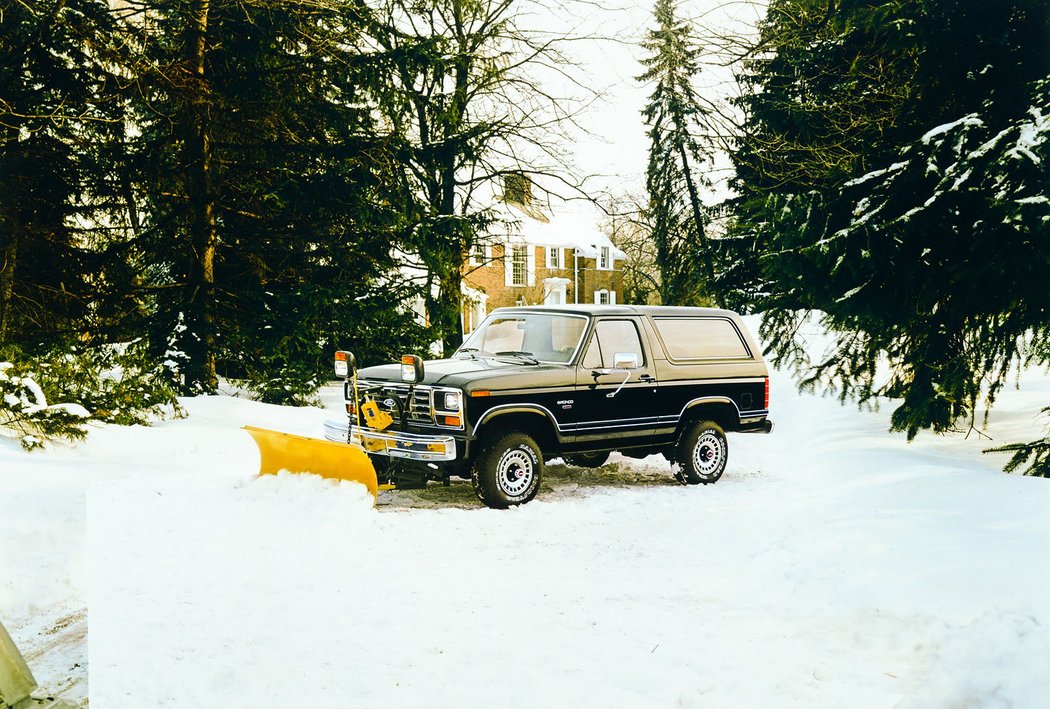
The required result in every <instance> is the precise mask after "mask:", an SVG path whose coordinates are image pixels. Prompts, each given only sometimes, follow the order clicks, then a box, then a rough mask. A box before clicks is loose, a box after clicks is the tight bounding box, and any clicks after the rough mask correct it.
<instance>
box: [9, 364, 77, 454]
mask: <svg viewBox="0 0 1050 709" xmlns="http://www.w3.org/2000/svg"><path fill="white" fill-rule="evenodd" d="M90 416H91V415H90V414H89V413H88V411H87V410H86V409H84V407H82V406H80V405H78V404H71V403H63V404H54V405H49V404H48V403H47V398H46V397H45V396H44V392H43V390H42V389H41V387H40V385H39V384H38V383H37V381H36V379H34V377H33V376H32V375H31V374H30V373H28V372H26V371H24V370H23V369H22V368H21V367H19V366H16V365H15V364H14V363H12V362H0V435H3V436H5V437H7V438H14V439H16V440H18V442H19V443H20V444H21V445H22V447H23V448H25V449H26V450H34V449H36V448H40V447H42V446H43V445H44V443H45V442H47V441H50V440H54V439H65V440H69V441H77V440H81V439H83V438H84V436H86V435H87V429H86V428H85V424H86V422H87V421H88V419H89V418H90Z"/></svg>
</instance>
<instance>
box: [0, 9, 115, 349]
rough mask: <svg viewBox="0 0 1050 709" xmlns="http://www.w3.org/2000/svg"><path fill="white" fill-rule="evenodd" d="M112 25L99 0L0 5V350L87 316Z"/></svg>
mask: <svg viewBox="0 0 1050 709" xmlns="http://www.w3.org/2000/svg"><path fill="white" fill-rule="evenodd" d="M112 24H113V23H112V20H111V17H110V15H109V12H108V5H107V3H106V2H105V0H40V1H38V2H19V1H3V2H0V346H2V345H4V344H12V343H17V344H21V345H34V344H39V343H40V342H42V341H45V340H49V339H53V338H63V337H68V336H69V335H70V334H71V333H72V332H74V331H75V329H76V323H77V321H78V320H82V319H83V318H85V317H87V316H89V315H90V314H91V312H90V311H91V306H90V305H89V302H90V301H91V300H93V293H94V290H95V288H96V287H97V285H98V284H97V283H95V282H92V274H94V273H97V272H98V270H99V263H98V248H95V247H96V245H98V244H99V243H100V242H104V241H105V230H104V228H102V226H101V225H99V224H98V222H97V220H96V218H97V217H98V216H99V214H98V212H97V211H96V207H97V205H96V203H95V195H94V194H93V192H92V189H91V188H92V186H93V185H94V184H96V183H98V182H100V181H101V180H102V174H103V170H101V169H99V167H98V165H97V163H95V162H93V161H92V160H91V159H90V157H91V153H92V149H93V147H94V145H95V144H96V143H97V142H99V141H104V140H105V136H106V133H107V127H108V125H109V124H110V123H111V122H112V121H113V120H114V119H115V116H116V106H115V104H114V102H113V101H112V100H111V98H112V95H113V88H114V86H113V75H112V72H111V68H112V64H111V62H110V61H109V60H111V59H112V56H113V54H114V52H113V50H112V48H111V47H110V46H109V42H110V41H111V37H112V35H111V31H112Z"/></svg>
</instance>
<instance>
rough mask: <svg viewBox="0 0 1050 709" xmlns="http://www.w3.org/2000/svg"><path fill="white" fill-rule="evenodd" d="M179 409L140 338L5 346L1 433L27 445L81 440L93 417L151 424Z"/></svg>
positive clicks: (0, 361)
mask: <svg viewBox="0 0 1050 709" xmlns="http://www.w3.org/2000/svg"><path fill="white" fill-rule="evenodd" d="M49 401H52V402H61V403H57V404H48V402H49ZM182 415H184V411H183V409H182V407H181V406H180V405H179V401H178V393H177V391H176V389H175V387H174V385H173V384H172V383H171V380H170V378H169V377H168V376H167V375H166V372H165V371H164V369H163V365H162V364H161V363H160V362H157V361H155V360H154V359H153V358H151V357H150V355H149V353H148V351H147V349H146V346H145V344H144V343H142V342H132V343H127V344H120V345H106V346H103V347H92V348H86V347H83V346H80V345H69V346H64V347H59V348H55V349H54V350H52V351H51V352H49V353H46V354H41V355H36V356H30V355H26V354H24V353H23V352H21V351H19V350H12V349H9V350H6V351H5V352H3V353H0V435H5V436H7V437H11V438H17V439H18V440H19V441H20V443H21V445H22V447H23V448H25V449H26V450H33V449H36V448H40V447H42V446H43V445H44V443H45V442H47V441H50V440H69V441H76V440H80V439H83V438H84V436H85V435H87V429H86V424H87V423H88V422H89V421H101V422H104V423H113V424H118V425H122V426H132V425H148V424H150V423H151V422H152V421H155V420H157V419H163V418H169V417H178V416H182Z"/></svg>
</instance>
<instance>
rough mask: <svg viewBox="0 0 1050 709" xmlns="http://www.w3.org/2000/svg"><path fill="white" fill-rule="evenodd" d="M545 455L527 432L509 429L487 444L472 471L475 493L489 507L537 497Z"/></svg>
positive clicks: (513, 503) (497, 506)
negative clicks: (511, 431) (506, 432)
mask: <svg viewBox="0 0 1050 709" xmlns="http://www.w3.org/2000/svg"><path fill="white" fill-rule="evenodd" d="M542 475H543V455H542V453H541V452H540V447H539V445H537V443H536V441H535V440H534V439H533V438H532V436H529V435H528V434H525V433H508V434H506V435H503V436H500V437H498V438H496V439H494V440H493V441H491V442H490V443H489V444H487V445H486V446H484V448H483V449H482V451H481V453H480V454H479V455H478V457H477V459H476V460H475V461H474V469H473V472H472V474H471V482H472V483H473V484H474V493H475V494H476V495H477V496H478V499H480V500H481V501H482V502H484V503H485V504H486V505H487V506H489V507H494V508H496V509H506V508H507V507H513V506H514V505H524V504H525V503H526V502H528V501H529V500H531V499H532V498H534V497H536V493H537V492H538V491H539V489H540V478H541V477H542Z"/></svg>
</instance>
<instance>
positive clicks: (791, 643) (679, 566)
mask: <svg viewBox="0 0 1050 709" xmlns="http://www.w3.org/2000/svg"><path fill="white" fill-rule="evenodd" d="M325 396H326V403H327V404H328V408H329V409H330V410H337V409H338V407H339V401H338V396H339V395H338V392H337V391H336V390H335V389H332V390H328V391H326V393H325ZM1047 400H1050V377H1047V376H1045V375H1040V374H1038V373H1029V374H1027V375H1025V376H1024V377H1023V378H1022V379H1021V390H1020V391H1017V392H1015V391H1011V392H1007V393H1004V394H1003V395H1002V396H1001V398H1000V403H999V405H998V406H997V408H996V410H995V412H994V413H993V417H992V420H991V423H990V426H989V427H988V429H987V430H988V432H989V433H991V435H993V436H995V437H996V439H997V441H996V442H1000V441H1004V442H1005V441H1009V440H1020V439H1026V438H1031V437H1034V436H1035V435H1036V434H1037V433H1039V431H1040V427H1039V422H1038V421H1037V420H1035V419H1034V418H1033V414H1034V412H1036V411H1037V410H1038V409H1039V405H1040V402H1045V401H1047ZM185 403H186V407H187V408H188V410H189V411H190V416H189V418H187V419H185V420H179V421H172V422H165V423H161V424H158V425H156V426H154V427H152V428H117V427H107V428H100V429H96V430H93V431H92V433H91V436H90V438H89V439H88V441H87V442H86V443H85V444H82V445H80V446H78V447H77V448H58V449H54V450H50V451H47V452H44V453H37V454H25V453H23V452H21V451H20V450H19V449H17V448H16V447H15V446H14V445H13V444H9V443H7V442H2V443H0V569H2V570H3V573H2V574H0V619H2V620H3V622H4V624H5V625H6V626H7V628H8V629H9V630H10V631H11V633H12V636H13V637H14V638H15V640H16V642H17V643H18V644H19V645H20V646H21V647H22V649H23V651H24V652H25V654H26V655H27V656H28V659H29V660H30V663H31V665H32V666H33V669H34V672H35V673H36V675H37V679H38V680H39V681H40V683H41V685H42V689H43V691H44V692H49V693H58V694H62V695H63V696H65V697H67V698H70V699H73V700H77V701H80V702H82V703H84V704H86V703H87V700H88V697H89V696H90V701H91V706H92V707H96V708H100V709H102V708H109V707H115V708H124V707H135V708H140V707H156V706H175V707H231V706H233V707H236V706H256V707H306V706H316V707H423V706H471V707H475V706H476V707H482V706H484V707H491V706H496V707H538V706H564V707H668V706H682V707H693V706H695V707H701V706H702V707H792V706H797V707H843V706H849V707H916V708H923V709H925V708H927V707H962V706H965V707H1009V706H1014V707H1037V706H1047V705H1048V703H1050V674H1048V673H1047V672H1046V658H1047V657H1050V593H1048V591H1047V589H1048V588H1050V552H1048V551H1047V547H1046V540H1047V539H1048V538H1050V481H1047V480H1040V479H1032V478H1025V477H1021V476H1019V475H1006V474H1003V473H1002V472H1001V471H1000V468H1001V466H1002V463H1003V462H1004V458H1003V457H1002V456H999V457H994V456H989V455H982V454H981V453H980V451H981V450H982V449H983V448H986V447H988V446H989V445H990V444H989V443H988V441H986V440H984V441H981V440H975V438H974V437H973V436H971V438H970V440H962V439H961V438H959V437H951V438H943V437H936V436H932V435H922V436H920V437H919V439H918V440H917V441H915V442H914V443H912V444H907V443H906V442H905V441H904V440H903V437H901V436H898V435H891V434H888V433H886V431H885V429H886V421H887V418H888V415H889V410H890V407H889V406H887V407H886V408H885V409H884V410H883V411H881V412H858V411H857V410H856V409H855V408H853V407H850V406H846V407H843V406H841V405H840V404H838V403H837V402H836V401H835V400H834V399H830V398H821V397H817V396H812V395H800V394H798V393H796V392H795V391H794V389H793V386H792V384H791V381H790V378H789V377H788V376H787V375H784V374H781V375H779V376H775V377H774V380H773V394H772V409H773V418H774V420H775V421H776V424H777V427H776V430H775V431H774V433H773V435H770V436H760V435H734V436H731V437H730V445H731V453H730V463H729V468H728V471H727V473H726V474H725V476H724V477H723V478H722V480H721V481H720V482H719V483H718V484H717V485H713V486H707V487H688V488H687V487H681V486H678V485H675V484H672V481H671V479H670V475H669V468H668V466H667V465H666V464H664V463H663V462H662V460H661V459H657V458H653V459H649V460H646V461H629V460H626V459H622V458H614V459H613V461H611V462H610V464H609V465H607V466H606V468H605V469H604V470H602V471H600V472H598V473H593V472H587V473H583V471H579V470H576V469H569V468H566V467H565V466H560V465H552V466H551V467H550V470H549V473H550V474H549V475H548V477H547V482H546V484H545V486H544V488H543V490H542V492H541V494H540V496H539V497H538V498H537V500H536V501H534V502H533V503H530V504H529V505H527V506H525V507H522V508H519V509H514V510H509V511H505V512H499V511H493V510H487V509H482V508H480V507H479V506H478V503H477V502H476V501H475V500H474V498H473V495H472V493H471V492H470V489H469V484H467V483H461V484H458V485H456V484H454V485H453V486H452V487H451V488H441V487H437V486H434V487H431V488H430V489H428V490H426V491H423V492H398V493H385V494H384V496H383V497H381V499H380V504H379V506H378V508H376V509H373V508H372V507H371V504H370V499H369V498H368V497H367V495H366V494H364V493H363V490H362V489H361V488H360V487H359V486H356V485H353V484H349V483H342V484H336V483H333V482H330V481H326V480H322V479H320V478H317V477H314V476H305V475H297V476H287V475H282V476H277V477H274V476H267V477H265V478H257V477H255V475H254V474H253V473H254V470H255V469H256V466H257V460H258V458H257V453H256V452H255V449H254V446H253V444H252V442H251V440H250V438H249V437H248V436H247V435H246V434H244V433H243V432H241V431H239V430H238V427H239V426H240V425H242V424H244V423H251V424H255V425H261V426H267V427H271V428H278V429H282V430H288V431H293V432H300V433H315V434H316V433H317V432H318V431H319V426H320V424H321V422H322V420H323V419H324V418H325V417H326V416H329V415H330V411H329V412H325V411H322V410H319V409H284V408H280V407H273V406H266V405H262V404H257V403H253V402H249V401H245V400H241V399H235V398H232V397H226V396H220V397H209V398H197V399H190V400H188V401H186V402H185ZM87 619H89V624H90V634H88V633H87V627H88V620H87ZM88 640H90V643H89V642H88ZM88 648H90V652H88ZM87 655H90V657H89V658H88V657H86V656H87ZM88 659H89V660H90V662H88V661H87V660H88ZM88 668H90V685H89V684H88V674H89V672H88ZM89 689H90V692H89Z"/></svg>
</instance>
